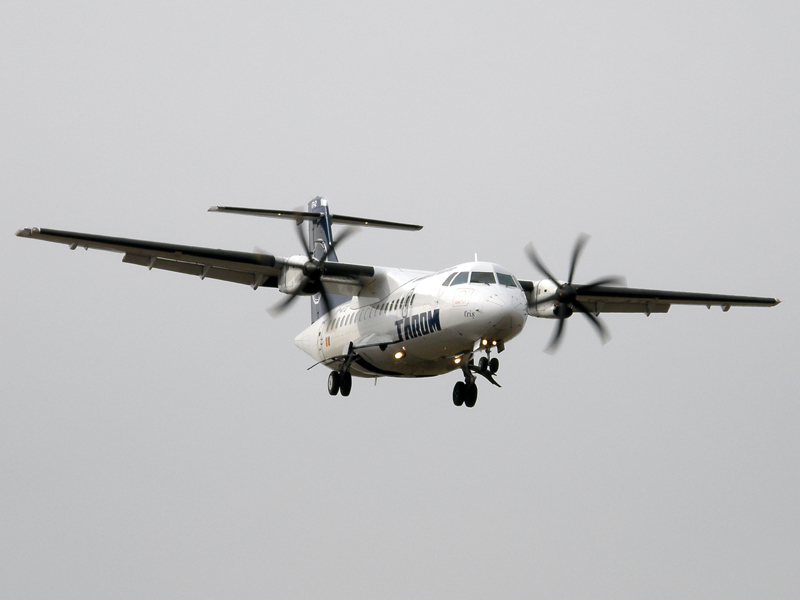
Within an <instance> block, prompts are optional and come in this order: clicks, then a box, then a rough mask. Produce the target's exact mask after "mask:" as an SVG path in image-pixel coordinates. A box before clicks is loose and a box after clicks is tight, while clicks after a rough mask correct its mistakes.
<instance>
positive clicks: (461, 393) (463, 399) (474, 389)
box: [453, 381, 478, 408]
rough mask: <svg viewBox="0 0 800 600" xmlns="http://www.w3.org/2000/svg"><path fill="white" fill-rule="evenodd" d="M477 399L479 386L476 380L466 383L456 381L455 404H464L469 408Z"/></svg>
mask: <svg viewBox="0 0 800 600" xmlns="http://www.w3.org/2000/svg"><path fill="white" fill-rule="evenodd" d="M477 401H478V386H477V385H475V381H472V383H465V382H463V381H459V382H457V383H456V385H455V387H454V388H453V404H455V405H456V406H461V405H462V404H463V405H464V406H466V407H467V408H472V407H473V406H475V402H477Z"/></svg>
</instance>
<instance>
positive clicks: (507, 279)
mask: <svg viewBox="0 0 800 600" xmlns="http://www.w3.org/2000/svg"><path fill="white" fill-rule="evenodd" d="M497 282H498V283H499V284H500V285H505V286H508V287H517V284H516V283H515V282H514V278H513V277H512V276H511V275H508V274H507V273H498V274H497Z"/></svg>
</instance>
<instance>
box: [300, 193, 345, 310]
mask: <svg viewBox="0 0 800 600" xmlns="http://www.w3.org/2000/svg"><path fill="white" fill-rule="evenodd" d="M308 212H313V213H319V214H320V215H321V217H320V218H319V219H316V220H314V221H309V223H308V248H309V250H310V251H311V254H312V256H314V258H318V259H321V258H322V257H323V256H324V255H325V252H326V251H327V250H328V248H330V245H331V243H332V241H333V231H332V230H331V214H330V212H329V211H328V201H327V200H325V198H322V197H320V196H317V197H316V198H314V199H313V200H312V201H311V202H309V203H308ZM325 260H326V262H339V259H338V258H337V256H336V250H335V249H334V250H331V252H330V254H328V257H327V258H326V259H325ZM320 294H321V292H318V293H316V294H314V295H313V296H311V322H312V323H313V322H314V321H316V320H317V319H319V318H320V317H322V316H324V315H325V304H323V302H322V299H321V298H320ZM349 301H350V298H349V297H347V296H338V295H335V294H328V303H329V304H330V306H331V308H332V309H333V308H335V307H337V306H339V305H341V304H344V303H345V302H349Z"/></svg>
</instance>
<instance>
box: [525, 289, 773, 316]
mask: <svg viewBox="0 0 800 600" xmlns="http://www.w3.org/2000/svg"><path fill="white" fill-rule="evenodd" d="M519 283H520V285H521V286H522V289H523V290H524V291H525V295H526V296H527V297H528V302H529V303H530V302H531V295H532V293H533V289H534V285H535V282H533V281H522V280H520V282H519ZM576 287H577V288H578V290H579V291H578V296H577V300H578V301H579V302H581V303H582V304H583V305H584V306H586V308H588V309H589V310H590V311H591V312H593V313H594V314H600V313H610V312H616V313H620V312H622V313H645V314H648V315H649V314H650V313H665V312H667V311H668V310H669V308H670V306H672V305H673V304H690V305H696V306H707V307H709V308H711V307H712V306H721V307H722V310H728V309H730V307H731V306H775V305H777V304H780V300H778V299H777V298H763V297H758V296H733V295H726V294H704V293H697V292H674V291H667V290H645V289H634V288H627V287H616V286H610V285H605V286H596V287H592V288H591V289H589V290H586V291H580V288H581V286H580V285H577V286H576Z"/></svg>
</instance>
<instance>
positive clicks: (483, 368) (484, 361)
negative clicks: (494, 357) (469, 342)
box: [478, 356, 489, 373]
mask: <svg viewBox="0 0 800 600" xmlns="http://www.w3.org/2000/svg"><path fill="white" fill-rule="evenodd" d="M488 367H489V359H488V358H486V357H485V356H481V359H480V360H479V361H478V368H479V369H480V370H481V373H485V372H486V369H487V368H488Z"/></svg>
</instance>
